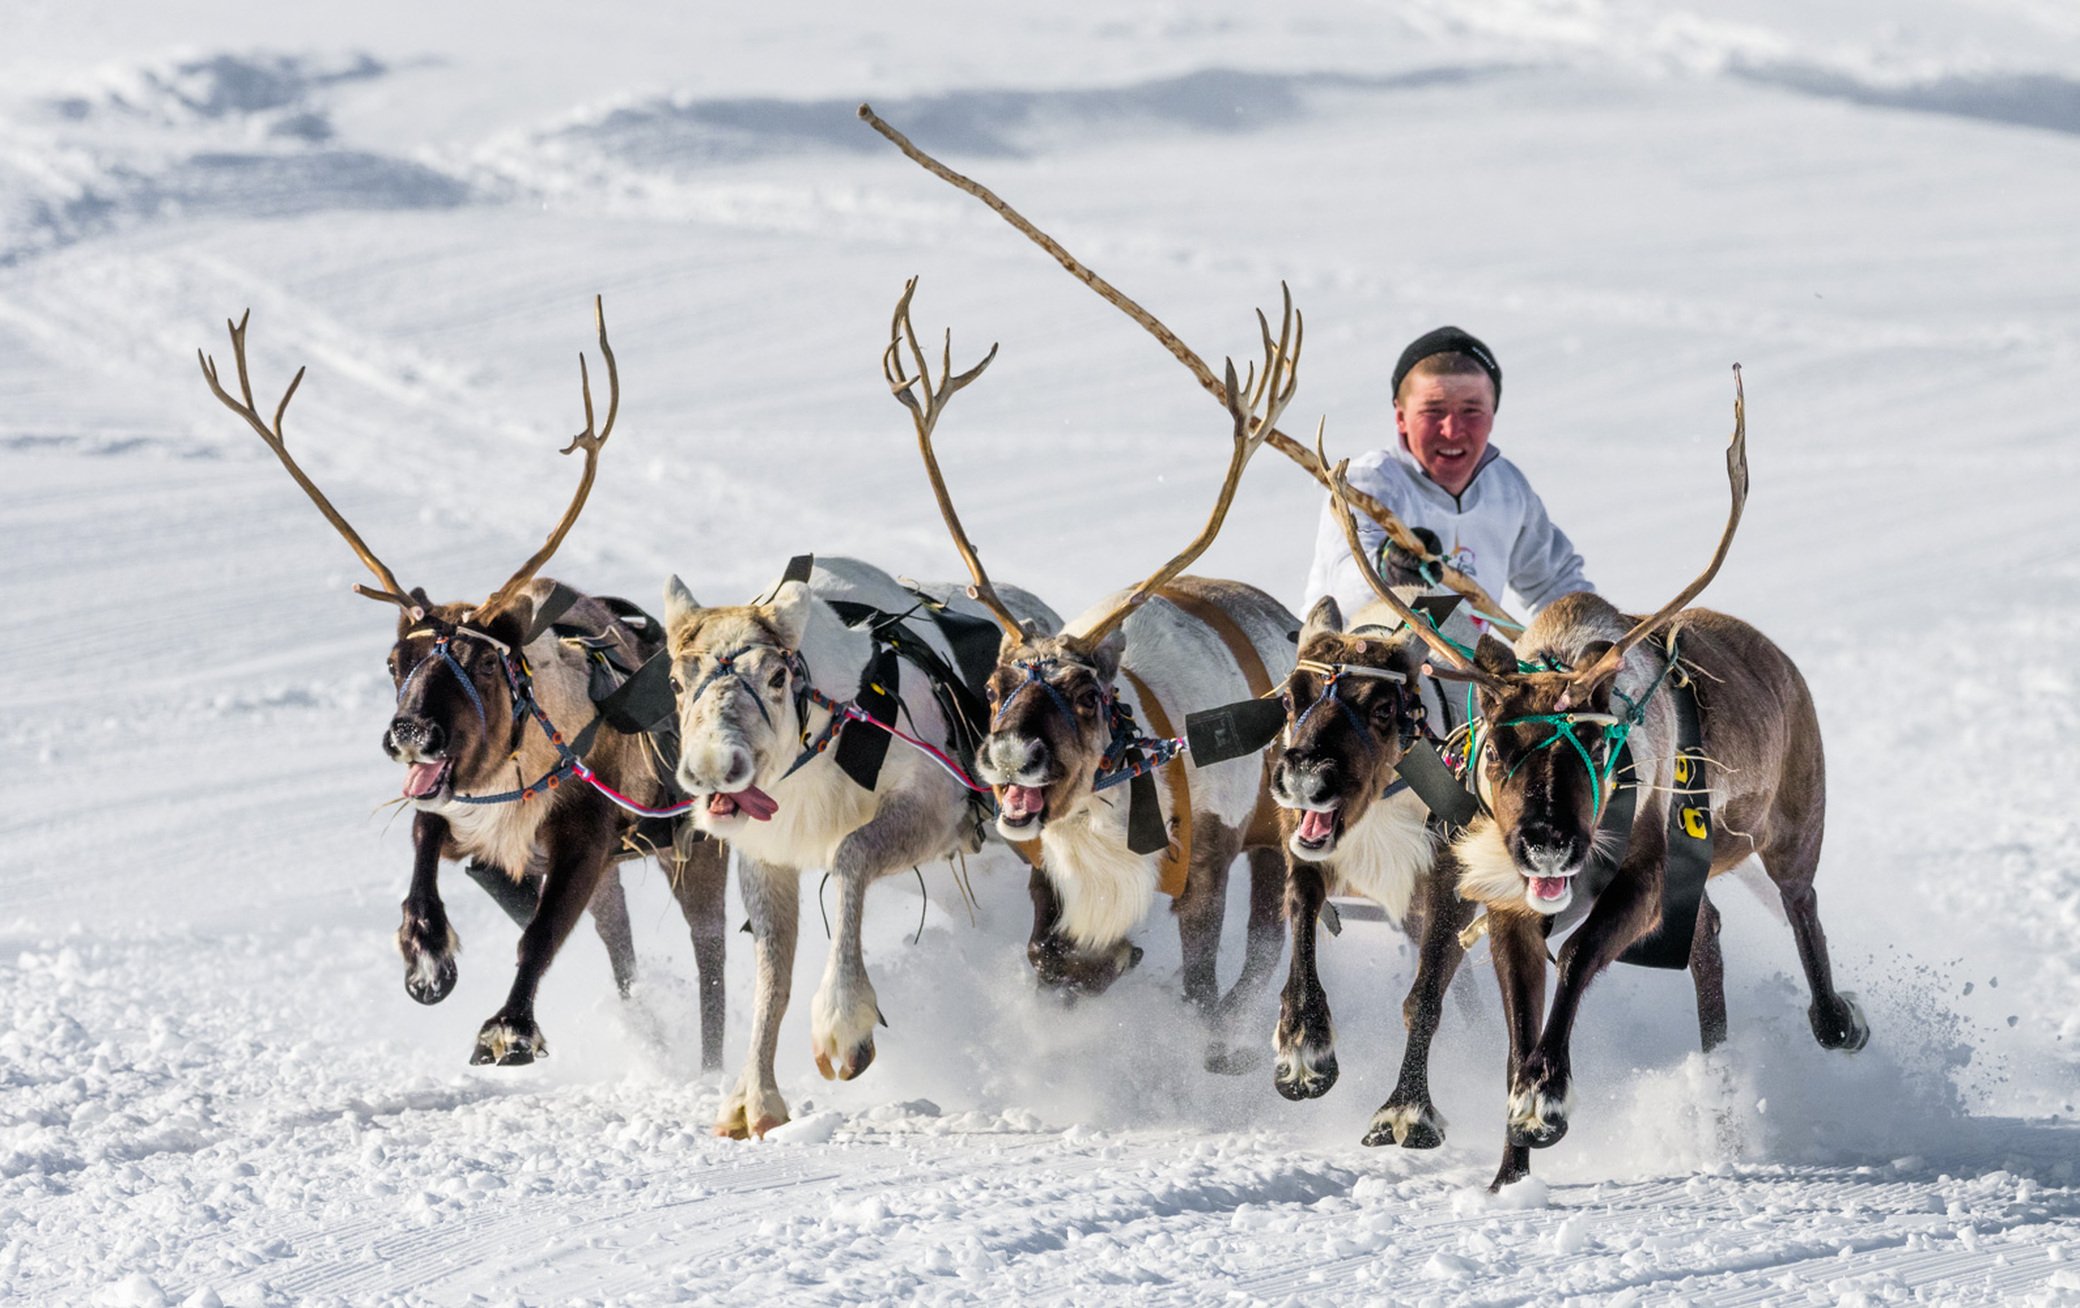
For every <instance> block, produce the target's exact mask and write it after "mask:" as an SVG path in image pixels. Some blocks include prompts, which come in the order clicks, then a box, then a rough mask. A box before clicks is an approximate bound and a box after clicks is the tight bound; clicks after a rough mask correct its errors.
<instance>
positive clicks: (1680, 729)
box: [1619, 682, 1712, 971]
mask: <svg viewBox="0 0 2080 1308" xmlns="http://www.w3.org/2000/svg"><path fill="white" fill-rule="evenodd" d="M1668 699H1669V703H1670V704H1671V705H1673V706H1674V708H1675V711H1676V757H1675V782H1676V784H1675V793H1674V794H1672V795H1670V796H1669V799H1668V854H1667V857H1666V858H1665V859H1664V861H1663V863H1662V866H1661V925H1660V926H1658V927H1656V928H1654V930H1653V931H1652V932H1650V933H1648V934H1647V935H1646V936H1644V937H1642V938H1641V939H1639V940H1636V941H1634V942H1633V944H1632V947H1631V948H1630V949H1627V950H1626V951H1625V952H1624V953H1623V954H1621V955H1619V960H1620V961H1621V962H1626V963H1631V964H1634V965H1635V966H1638V967H1664V968H1671V969H1675V970H1678V971H1680V970H1681V969H1683V968H1687V967H1689V966H1690V946H1691V944H1692V943H1693V942H1694V941H1695V939H1696V936H1697V910H1698V908H1699V907H1700V906H1701V905H1702V904H1703V902H1704V883H1705V880H1706V879H1707V878H1708V877H1710V876H1711V874H1712V804H1711V787H1710V785H1708V784H1707V783H1706V782H1705V775H1704V769H1705V759H1704V731H1703V728H1702V725H1701V724H1700V722H1699V720H1698V716H1697V691H1696V689H1695V688H1694V687H1692V686H1691V685H1690V684H1689V683H1688V682H1676V683H1673V684H1671V685H1670V686H1669V688H1668Z"/></svg>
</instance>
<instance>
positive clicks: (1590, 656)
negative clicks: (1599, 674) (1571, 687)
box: [1575, 640, 1622, 681]
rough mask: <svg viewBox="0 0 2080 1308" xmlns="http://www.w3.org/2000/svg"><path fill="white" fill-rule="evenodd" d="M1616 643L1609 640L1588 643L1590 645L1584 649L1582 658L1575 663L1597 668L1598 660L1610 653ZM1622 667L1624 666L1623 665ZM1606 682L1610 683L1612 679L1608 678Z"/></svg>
mask: <svg viewBox="0 0 2080 1308" xmlns="http://www.w3.org/2000/svg"><path fill="white" fill-rule="evenodd" d="M1616 643H1617V642H1615V641H1609V640H1592V641H1590V642H1589V643H1588V645H1586V646H1585V647H1583V649H1582V653H1581V657H1579V658H1578V659H1576V660H1575V661H1576V662H1577V663H1578V664H1579V665H1580V666H1582V667H1585V668H1593V667H1595V666H1596V660H1598V659H1600V658H1602V657H1603V656H1604V655H1606V654H1608V653H1610V652H1611V646H1612V645H1614V644H1616ZM1620 666H1622V664H1621V665H1620ZM1613 672H1615V669H1613ZM1604 680H1606V681H1608V680H1610V678H1609V677H1606V678H1604Z"/></svg>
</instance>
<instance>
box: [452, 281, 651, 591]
mask: <svg viewBox="0 0 2080 1308" xmlns="http://www.w3.org/2000/svg"><path fill="white" fill-rule="evenodd" d="M592 321H593V324H594V325H595V326H596V327H597V328H598V329H599V353H600V357H601V358H603V359H605V360H606V361H607V421H606V423H605V425H604V426H602V427H601V428H600V429H599V431H598V433H597V434H594V432H593V429H592V427H593V421H592V376H591V373H590V372H589V371H588V370H587V368H586V366H585V354H584V352H583V351H582V350H581V351H579V353H578V389H579V390H580V391H581V392H582V393H583V394H584V397H585V430H584V431H581V432H579V433H578V434H577V435H575V436H573V437H571V443H570V444H568V445H566V446H564V447H563V450H562V453H565V454H569V453H570V452H571V451H572V450H584V451H585V471H584V472H583V473H582V474H580V475H579V477H578V490H577V493H576V494H575V495H573V496H572V497H571V503H570V507H569V508H567V509H565V510H564V511H563V520H562V521H561V522H559V523H557V524H556V529H555V530H554V531H552V532H550V533H549V539H548V540H546V541H544V542H543V543H542V547H541V548H540V549H538V550H536V551H535V552H534V557H533V558H530V559H529V560H528V561H527V562H525V563H523V564H521V565H520V571H518V572H516V573H514V574H513V576H512V580H510V581H508V582H506V584H505V585H503V586H500V587H499V588H498V589H497V590H496V591H494V592H493V593H492V596H491V598H490V599H488V600H485V601H484V602H483V603H482V604H480V605H478V606H477V616H478V618H479V619H488V618H490V617H491V616H492V615H494V614H496V613H497V612H499V611H500V610H501V609H503V608H505V606H506V605H508V604H511V603H512V602H513V600H514V599H515V598H516V597H518V595H519V594H520V591H521V589H522V588H524V587H525V586H526V585H527V583H528V582H530V581H533V580H534V574H535V573H537V572H540V571H541V569H542V565H543V564H545V563H547V562H548V561H549V556H550V555H552V554H554V553H556V549H557V547H558V546H559V545H562V544H563V538H564V537H565V536H568V535H569V534H570V530H571V527H572V526H574V525H575V524H576V523H577V521H578V515H579V514H580V513H582V512H584V510H585V498H586V496H588V495H590V494H591V493H592V478H593V476H594V475H595V474H596V473H597V472H598V471H599V452H600V449H601V447H603V446H605V445H606V443H607V437H609V436H611V435H612V434H613V433H614V418H615V416H616V415H617V414H619V413H620V412H621V373H620V370H619V369H617V368H616V367H615V366H614V347H613V346H611V345H609V344H607V308H606V305H605V303H604V302H602V301H601V299H600V297H599V296H597V295H595V296H593V297H592Z"/></svg>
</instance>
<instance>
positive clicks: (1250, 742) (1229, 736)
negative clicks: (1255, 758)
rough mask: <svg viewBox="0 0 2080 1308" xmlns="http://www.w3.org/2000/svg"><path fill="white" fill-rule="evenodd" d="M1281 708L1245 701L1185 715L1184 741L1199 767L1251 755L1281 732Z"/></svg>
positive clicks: (1264, 701) (1272, 703)
mask: <svg viewBox="0 0 2080 1308" xmlns="http://www.w3.org/2000/svg"><path fill="white" fill-rule="evenodd" d="M1285 725H1286V710H1285V706H1284V705H1282V704H1280V703H1279V702H1278V701H1277V700H1275V699H1245V700H1243V701H1241V702H1240V703H1236V704H1223V705H1221V706H1220V707H1219V708H1210V709H1201V710H1199V711H1198V712H1197V713H1187V714H1186V715H1185V719H1184V738H1185V743H1186V745H1187V747H1188V748H1190V750H1191V751H1192V758H1193V759H1194V760H1196V761H1197V762H1198V764H1199V766H1200V767H1205V766H1206V765H1208V764H1210V763H1225V762H1226V761H1227V760H1229V759H1231V758H1241V757H1243V756H1244V755H1246V754H1254V753H1256V752H1258V751H1259V750H1261V749H1263V748H1264V747H1265V746H1266V745H1269V744H1270V743H1271V742H1272V741H1274V740H1276V739H1278V733H1279V732H1281V731H1283V730H1285Z"/></svg>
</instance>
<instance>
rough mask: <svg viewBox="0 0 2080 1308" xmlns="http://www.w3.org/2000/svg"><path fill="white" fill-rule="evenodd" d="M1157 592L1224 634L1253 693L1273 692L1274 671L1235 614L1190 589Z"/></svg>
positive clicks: (1221, 635) (1169, 588)
mask: <svg viewBox="0 0 2080 1308" xmlns="http://www.w3.org/2000/svg"><path fill="white" fill-rule="evenodd" d="M1156 594H1158V595H1160V596H1162V597H1163V598H1164V599H1166V600H1168V601H1170V602H1171V603H1172V604H1175V605H1176V606H1177V607H1178V608H1180V609H1183V610H1184V611H1185V612H1186V613H1189V614H1191V615H1192V616H1193V617H1195V618H1197V619H1198V620H1199V621H1201V622H1203V623H1205V624H1206V625H1207V626H1208V627H1210V628H1212V630H1213V634H1214V635H1216V636H1219V637H1220V638H1221V644H1223V645H1226V646H1227V647H1228V655H1229V657H1231V658H1233V659H1234V660H1235V666H1236V667H1238V668H1240V669H1241V670H1242V680H1243V682H1244V684H1246V685H1248V687H1249V693H1250V694H1252V695H1265V694H1269V693H1270V691H1271V674H1270V673H1269V672H1266V671H1265V670H1264V660H1263V659H1262V658H1261V657H1259V656H1258V654H1257V646H1256V642H1255V641H1252V640H1251V639H1250V638H1249V633H1248V632H1246V631H1244V630H1243V629H1242V624H1241V623H1239V622H1237V621H1235V617H1234V615H1233V614H1231V613H1229V612H1228V611H1227V610H1226V609H1224V608H1222V607H1221V606H1220V605H1218V604H1213V603H1210V602H1209V601H1208V600H1207V599H1206V598H1205V597H1204V596H1202V595H1195V594H1193V593H1192V592H1191V591H1188V590H1178V589H1175V588H1173V587H1165V588H1164V589H1162V590H1159V591H1157V592H1156Z"/></svg>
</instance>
